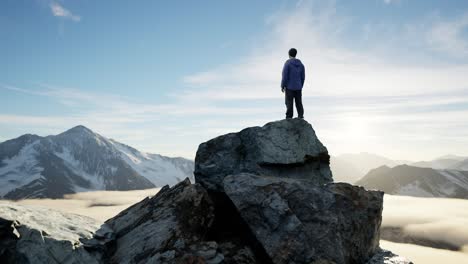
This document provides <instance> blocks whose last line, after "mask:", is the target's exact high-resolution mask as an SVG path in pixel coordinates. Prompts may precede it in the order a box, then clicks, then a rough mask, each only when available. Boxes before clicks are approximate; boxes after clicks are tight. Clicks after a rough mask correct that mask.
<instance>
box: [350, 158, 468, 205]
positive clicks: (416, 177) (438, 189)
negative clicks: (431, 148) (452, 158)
mask: <svg viewBox="0 0 468 264" xmlns="http://www.w3.org/2000/svg"><path fill="white" fill-rule="evenodd" d="M356 185H362V186H364V187H366V188H368V189H379V190H383V191H385V192H386V193H389V194H396V195H407V196H418V197H449V198H462V199H468V171H459V170H436V169H432V168H421V167H414V166H408V165H399V166H396V167H393V168H390V167H388V166H381V167H379V168H376V169H373V170H371V171H369V173H367V174H366V176H364V177H363V178H362V179H361V180H359V181H357V182H356Z"/></svg>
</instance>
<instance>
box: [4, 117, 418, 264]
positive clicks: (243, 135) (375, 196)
mask: <svg viewBox="0 0 468 264" xmlns="http://www.w3.org/2000/svg"><path fill="white" fill-rule="evenodd" d="M328 162H329V156H328V153H327V150H326V148H325V147H324V146H323V145H322V144H321V143H320V141H319V140H318V139H317V137H316V135H315V133H314V131H313V129H312V127H311V126H310V124H308V123H307V122H306V121H304V120H296V119H292V120H282V121H278V122H272V123H269V124H267V125H265V126H264V127H255V128H248V129H245V130H243V131H241V132H239V133H237V134H236V133H233V134H228V135H225V136H221V137H218V138H216V139H213V140H211V141H208V142H206V143H203V144H201V145H200V148H199V150H198V152H197V158H196V181H197V183H195V184H191V183H190V181H189V180H188V179H186V180H184V181H182V182H180V183H179V184H177V185H175V186H174V187H172V188H169V187H168V186H166V187H164V188H162V189H161V191H159V192H158V193H157V194H156V195H155V196H153V197H148V198H146V199H144V200H142V201H141V202H139V203H137V204H135V205H133V206H131V207H129V208H128V209H126V210H124V211H122V212H121V213H119V214H118V215H116V216H115V217H113V218H111V219H109V220H107V221H106V222H105V223H103V224H102V225H101V226H100V227H99V228H98V226H99V224H98V223H95V222H92V221H91V222H90V223H87V222H86V221H87V220H86V219H82V218H81V217H79V216H76V215H72V214H70V215H63V214H62V216H54V218H55V217H58V218H60V219H62V220H61V221H59V222H57V221H54V220H53V222H52V223H53V226H54V229H52V230H56V231H50V230H51V229H50V228H49V227H48V224H37V223H36V224H35V222H37V221H38V219H33V218H32V217H29V218H28V217H26V216H28V215H29V216H31V215H35V214H49V215H54V214H53V213H51V210H49V209H37V210H46V211H43V212H34V213H30V212H28V211H24V210H19V209H18V210H17V209H15V210H16V211H15V210H13V209H11V208H10V207H4V208H10V209H4V210H1V208H2V207H0V263H86V264H92V263H156V264H158V263H164V264H165V263H176V264H182V263H184V264H185V263H189V264H256V263H258V264H283V263H290V264H302V263H304V264H305V263H307V264H358V263H359V264H360V263H369V264H382V263H385V264H410V262H409V261H407V260H405V259H403V258H401V257H399V256H396V255H394V254H393V253H391V252H389V251H385V250H382V249H380V248H379V230H380V223H381V217H382V215H381V213H382V203H383V200H382V198H383V193H382V192H379V191H367V190H365V189H364V188H361V187H357V186H353V185H350V184H346V183H333V182H332V178H331V171H330V169H329V165H328ZM11 211H15V213H14V214H13V213H11ZM5 212H7V213H5ZM41 219H42V220H40V221H39V222H44V223H47V222H49V223H50V221H51V219H49V220H47V218H41ZM83 223H85V224H83ZM86 223H87V224H86ZM49 225H50V224H49ZM74 225H76V226H74ZM23 227H24V228H23ZM62 231H63V234H62V233H61V232H62ZM64 234H65V237H64ZM66 234H68V235H66ZM28 248H30V249H31V251H30V252H27V251H28ZM35 254H37V256H36V255H35Z"/></svg>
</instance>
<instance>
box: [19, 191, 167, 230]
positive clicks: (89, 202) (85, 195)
mask: <svg viewBox="0 0 468 264" xmlns="http://www.w3.org/2000/svg"><path fill="white" fill-rule="evenodd" d="M158 191H159V189H147V190H137V191H97V192H82V193H77V194H70V195H66V196H65V198H64V199H27V200H20V201H17V202H16V203H19V204H22V205H34V206H44V207H49V208H53V209H56V210H60V211H62V212H68V213H74V214H80V215H85V216H89V217H92V218H94V219H97V220H100V221H103V222H104V221H105V220H107V219H109V218H111V217H113V216H115V215H116V214H118V213H119V212H121V211H122V210H124V209H126V208H128V207H129V206H131V205H132V204H135V203H137V202H139V201H141V200H143V199H144V198H146V197H149V196H153V195H155V194H156V193H157V192H158Z"/></svg>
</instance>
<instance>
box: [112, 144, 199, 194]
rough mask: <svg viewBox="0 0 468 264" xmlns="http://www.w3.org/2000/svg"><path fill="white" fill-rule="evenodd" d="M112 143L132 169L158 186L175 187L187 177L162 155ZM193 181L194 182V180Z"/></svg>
mask: <svg viewBox="0 0 468 264" xmlns="http://www.w3.org/2000/svg"><path fill="white" fill-rule="evenodd" d="M110 142H111V143H112V144H113V145H114V147H115V148H116V149H117V150H118V151H119V152H120V153H121V157H122V158H123V159H124V160H125V161H126V162H127V163H128V164H129V165H130V166H131V167H132V169H134V170H135V171H137V172H138V173H139V174H140V175H143V176H144V177H145V178H147V179H148V180H150V181H151V182H152V183H153V184H154V185H156V186H163V185H165V184H169V185H173V184H175V183H177V182H179V181H181V180H183V179H184V178H185V177H187V174H186V173H184V171H182V170H180V169H178V168H177V167H176V166H175V165H174V164H173V163H171V162H167V161H165V160H163V158H162V156H160V155H156V154H149V153H145V152H140V151H138V150H136V149H133V148H131V147H128V146H126V145H124V144H121V143H119V142H117V141H115V140H110ZM189 178H191V177H189ZM191 180H192V182H193V178H192V179H191Z"/></svg>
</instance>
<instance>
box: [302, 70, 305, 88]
mask: <svg viewBox="0 0 468 264" xmlns="http://www.w3.org/2000/svg"><path fill="white" fill-rule="evenodd" d="M304 81H305V66H304V65H302V72H301V82H302V87H304Z"/></svg>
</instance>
